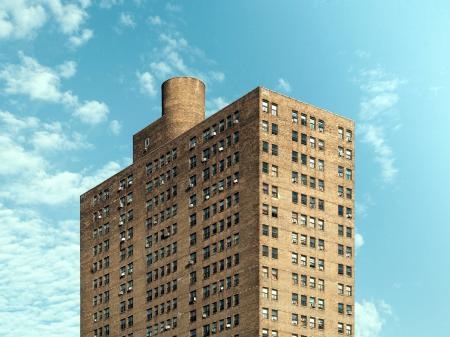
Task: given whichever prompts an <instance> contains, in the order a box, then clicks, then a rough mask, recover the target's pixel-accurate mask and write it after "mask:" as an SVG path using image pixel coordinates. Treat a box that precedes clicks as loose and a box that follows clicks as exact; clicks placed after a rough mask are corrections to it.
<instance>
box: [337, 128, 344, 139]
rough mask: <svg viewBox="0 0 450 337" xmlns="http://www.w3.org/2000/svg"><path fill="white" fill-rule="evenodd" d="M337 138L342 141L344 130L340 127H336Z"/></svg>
mask: <svg viewBox="0 0 450 337" xmlns="http://www.w3.org/2000/svg"><path fill="white" fill-rule="evenodd" d="M338 138H339V139H344V129H343V128H341V127H338Z"/></svg>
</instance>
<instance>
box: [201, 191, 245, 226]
mask: <svg viewBox="0 0 450 337" xmlns="http://www.w3.org/2000/svg"><path fill="white" fill-rule="evenodd" d="M237 204H239V192H236V193H234V194H233V195H232V196H231V195H229V196H227V197H226V199H223V200H220V201H219V202H216V203H214V204H212V205H210V206H208V207H206V208H203V213H202V214H203V221H205V220H208V219H209V218H210V217H211V216H214V215H216V214H217V213H221V212H223V211H224V210H225V208H230V207H232V206H236V205H237Z"/></svg>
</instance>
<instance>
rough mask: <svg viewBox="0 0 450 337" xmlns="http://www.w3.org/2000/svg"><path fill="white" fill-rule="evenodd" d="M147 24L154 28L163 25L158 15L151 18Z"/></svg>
mask: <svg viewBox="0 0 450 337" xmlns="http://www.w3.org/2000/svg"><path fill="white" fill-rule="evenodd" d="M147 22H148V23H149V24H151V25H153V26H160V25H162V20H161V18H160V17H159V16H158V15H155V16H150V17H149V18H148V20H147Z"/></svg>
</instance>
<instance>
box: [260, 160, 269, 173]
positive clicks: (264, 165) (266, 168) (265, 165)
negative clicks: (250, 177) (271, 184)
mask: <svg viewBox="0 0 450 337" xmlns="http://www.w3.org/2000/svg"><path fill="white" fill-rule="evenodd" d="M262 172H263V173H266V174H269V163H266V162H263V163H262Z"/></svg>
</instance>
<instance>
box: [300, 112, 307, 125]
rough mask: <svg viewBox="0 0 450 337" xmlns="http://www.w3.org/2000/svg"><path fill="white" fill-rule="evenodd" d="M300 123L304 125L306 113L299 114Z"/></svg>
mask: <svg viewBox="0 0 450 337" xmlns="http://www.w3.org/2000/svg"><path fill="white" fill-rule="evenodd" d="M300 124H301V125H302V126H306V115H305V114H303V113H302V114H301V116H300Z"/></svg>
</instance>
